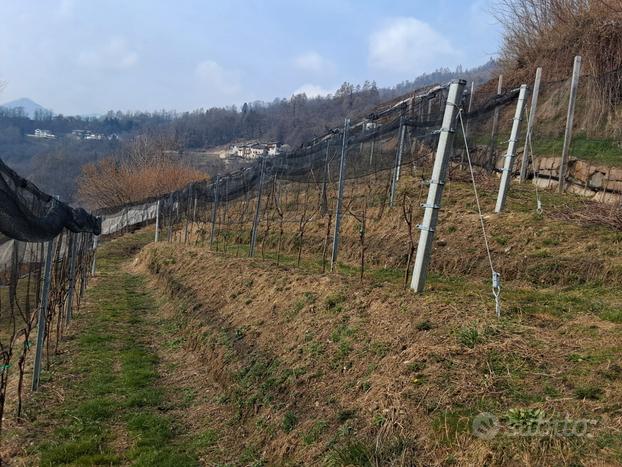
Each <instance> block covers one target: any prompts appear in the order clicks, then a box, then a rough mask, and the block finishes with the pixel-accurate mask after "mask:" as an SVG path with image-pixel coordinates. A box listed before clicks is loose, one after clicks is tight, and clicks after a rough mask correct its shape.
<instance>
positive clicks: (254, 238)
mask: <svg viewBox="0 0 622 467" xmlns="http://www.w3.org/2000/svg"><path fill="white" fill-rule="evenodd" d="M265 161H266V160H265V158H263V157H262V158H261V163H260V169H259V170H260V172H259V192H258V193H257V206H256V207H255V217H254V218H253V228H252V229H251V244H250V247H249V249H248V256H251V257H252V256H255V244H256V243H257V229H258V228H259V214H260V210H261V192H262V191H263V172H264V165H265Z"/></svg>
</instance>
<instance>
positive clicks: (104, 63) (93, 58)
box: [78, 37, 138, 70]
mask: <svg viewBox="0 0 622 467" xmlns="http://www.w3.org/2000/svg"><path fill="white" fill-rule="evenodd" d="M137 62H138V53H137V52H136V51H135V50H133V49H131V48H130V46H129V45H128V43H127V41H126V40H125V39H124V38H123V37H113V38H111V39H110V40H109V41H108V42H107V43H106V44H104V45H103V46H101V47H99V48H96V49H93V50H87V51H84V52H81V53H80V54H79V55H78V63H79V64H81V65H82V66H85V67H87V68H96V69H102V70H105V69H108V70H124V69H127V68H131V67H133V66H134V65H136V63H137Z"/></svg>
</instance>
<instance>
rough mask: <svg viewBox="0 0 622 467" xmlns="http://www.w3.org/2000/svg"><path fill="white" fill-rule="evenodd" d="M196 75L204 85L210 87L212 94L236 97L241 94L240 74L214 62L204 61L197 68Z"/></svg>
mask: <svg viewBox="0 0 622 467" xmlns="http://www.w3.org/2000/svg"><path fill="white" fill-rule="evenodd" d="M195 75H196V77H197V78H198V79H199V81H200V82H201V84H202V85H205V86H208V87H209V89H208V91H209V93H210V94H215V93H216V94H226V95H229V96H234V95H237V94H239V93H240V90H241V85H240V78H239V76H238V73H237V72H235V71H232V70H227V69H225V68H223V67H222V66H220V65H219V64H218V63H216V62H215V61H213V60H204V61H202V62H201V63H199V64H198V65H197V66H196V69H195Z"/></svg>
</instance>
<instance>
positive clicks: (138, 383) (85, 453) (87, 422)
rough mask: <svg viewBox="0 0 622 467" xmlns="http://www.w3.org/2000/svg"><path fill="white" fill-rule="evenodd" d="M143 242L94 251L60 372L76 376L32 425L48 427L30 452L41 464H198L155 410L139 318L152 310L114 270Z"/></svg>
mask: <svg viewBox="0 0 622 467" xmlns="http://www.w3.org/2000/svg"><path fill="white" fill-rule="evenodd" d="M149 237H150V236H149V235H130V236H126V237H123V238H121V239H118V240H114V241H112V242H110V243H108V244H104V246H103V247H102V248H101V249H100V252H99V258H98V265H99V274H98V275H99V279H98V281H97V283H96V285H94V286H93V287H92V288H91V289H89V291H88V295H89V302H90V304H89V305H88V306H89V308H90V309H89V310H88V311H89V312H88V315H84V314H79V315H78V316H76V319H77V320H78V321H81V320H83V319H84V320H85V321H84V323H81V322H80V323H79V324H80V325H81V329H80V334H79V335H78V338H77V339H76V343H75V347H74V348H72V349H70V352H71V357H72V360H70V361H68V362H67V367H64V368H62V372H63V373H67V374H72V375H77V376H76V377H75V378H71V379H69V380H66V381H61V384H63V386H64V391H65V398H64V401H63V402H62V403H61V404H60V405H52V404H49V405H46V406H45V407H44V408H43V411H42V413H41V414H40V416H39V418H38V419H37V420H35V424H36V425H40V426H42V427H44V426H45V425H46V424H47V423H50V422H49V421H52V423H53V424H54V426H56V428H55V429H54V430H53V432H51V433H50V432H44V431H40V432H37V434H36V437H38V439H37V441H36V443H35V445H34V446H33V448H34V450H35V451H36V452H38V453H39V454H40V462H41V465H65V464H68V465H100V464H105V465H113V464H133V465H143V466H149V465H153V466H156V465H158V466H167V465H170V466H176V467H180V466H192V465H198V461H197V454H196V449H197V448H198V446H197V445H196V444H193V443H192V442H190V441H188V440H187V437H184V436H183V435H184V428H183V426H182V424H181V423H179V421H177V420H175V419H174V418H172V417H171V416H169V415H167V414H166V412H163V411H162V408H163V406H164V405H165V404H166V402H165V393H164V390H163V388H162V387H160V386H159V384H158V383H159V382H158V379H159V375H158V357H157V355H156V353H155V351H154V350H153V349H152V348H151V347H150V346H149V344H148V339H149V337H150V334H151V330H150V328H149V325H148V323H147V321H146V317H147V315H148V314H149V313H153V311H154V309H155V305H154V301H153V298H152V297H151V296H150V295H149V294H148V293H147V292H145V289H146V284H145V281H144V279H143V278H142V277H140V276H138V275H133V274H130V273H128V272H125V271H124V270H123V268H122V262H123V261H125V260H127V258H128V254H130V253H131V252H133V251H136V249H137V248H140V247H141V246H142V245H143V244H144V243H146V242H147V241H148V239H149ZM42 390H43V391H45V388H43V389H42ZM46 420H48V421H47V422H46ZM123 439H129V443H130V445H129V446H128V447H127V448H126V449H124V448H119V447H118V446H119V440H123ZM208 441H209V440H208Z"/></svg>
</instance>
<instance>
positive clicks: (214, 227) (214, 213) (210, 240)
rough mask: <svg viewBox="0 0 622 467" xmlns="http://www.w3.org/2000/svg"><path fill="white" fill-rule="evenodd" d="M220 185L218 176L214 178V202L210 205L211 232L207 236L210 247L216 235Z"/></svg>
mask: <svg viewBox="0 0 622 467" xmlns="http://www.w3.org/2000/svg"><path fill="white" fill-rule="evenodd" d="M219 185H220V176H219V175H217V176H216V182H215V183H214V202H213V203H212V230H211V232H210V236H209V245H210V247H211V246H212V244H213V243H214V235H215V234H216V211H217V210H218V186H219Z"/></svg>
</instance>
